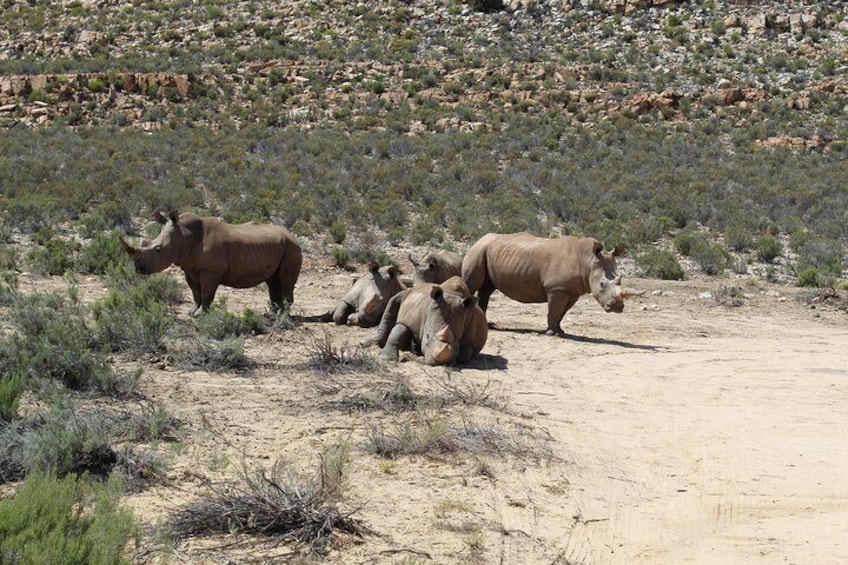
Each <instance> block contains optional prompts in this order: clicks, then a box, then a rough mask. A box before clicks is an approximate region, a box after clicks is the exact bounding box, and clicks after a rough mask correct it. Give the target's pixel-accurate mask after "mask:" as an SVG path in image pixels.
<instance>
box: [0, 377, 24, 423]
mask: <svg viewBox="0 0 848 565" xmlns="http://www.w3.org/2000/svg"><path fill="white" fill-rule="evenodd" d="M23 392H24V377H23V375H11V376H7V377H0V422H11V421H12V420H13V419H14V418H15V416H16V415H17V413H18V403H19V401H20V399H21V394H23Z"/></svg>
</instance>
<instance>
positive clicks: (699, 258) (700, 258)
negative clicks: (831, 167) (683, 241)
mask: <svg viewBox="0 0 848 565" xmlns="http://www.w3.org/2000/svg"><path fill="white" fill-rule="evenodd" d="M689 255H690V256H691V257H692V259H694V260H695V262H696V263H698V266H699V267H701V270H702V271H703V272H704V273H705V274H707V275H720V274H721V272H722V271H724V269H725V268H726V267H727V264H728V261H729V260H730V255H729V254H728V252H727V250H726V249H725V248H724V247H723V246H722V245H721V244H718V243H712V242H710V241H709V240H707V239H706V238H703V239H698V240H696V241H695V242H693V244H692V248H691V249H690V251H689Z"/></svg>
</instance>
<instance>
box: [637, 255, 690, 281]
mask: <svg viewBox="0 0 848 565" xmlns="http://www.w3.org/2000/svg"><path fill="white" fill-rule="evenodd" d="M636 265H638V266H639V268H641V269H642V270H643V271H644V272H645V276H648V277H653V278H656V279H662V280H674V281H679V280H683V277H684V276H685V273H684V272H683V267H681V266H680V262H679V261H678V260H677V257H676V256H675V254H674V253H672V252H671V251H666V250H663V249H652V250H650V251H647V252H645V253H640V254H639V255H637V256H636Z"/></svg>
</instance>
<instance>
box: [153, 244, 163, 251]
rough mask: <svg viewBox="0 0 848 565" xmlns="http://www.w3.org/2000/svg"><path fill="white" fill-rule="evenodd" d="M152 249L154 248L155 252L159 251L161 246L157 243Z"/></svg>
mask: <svg viewBox="0 0 848 565" xmlns="http://www.w3.org/2000/svg"><path fill="white" fill-rule="evenodd" d="M153 249H155V250H156V251H157V252H159V251H162V246H161V245H157V246H156V247H154V248H153Z"/></svg>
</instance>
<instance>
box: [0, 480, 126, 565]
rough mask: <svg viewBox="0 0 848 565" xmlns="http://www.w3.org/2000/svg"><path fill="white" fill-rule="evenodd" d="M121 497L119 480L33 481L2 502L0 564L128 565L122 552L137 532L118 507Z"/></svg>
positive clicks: (0, 506)
mask: <svg viewBox="0 0 848 565" xmlns="http://www.w3.org/2000/svg"><path fill="white" fill-rule="evenodd" d="M121 493H122V488H121V485H120V484H119V481H117V480H111V481H109V482H107V483H105V484H100V483H94V482H90V481H88V480H87V479H86V478H84V477H75V476H68V477H65V478H64V479H57V478H55V477H54V476H52V475H49V474H40V473H39V474H33V475H31V476H30V477H29V478H28V479H27V480H26V482H24V484H23V485H22V486H21V488H19V489H18V491H17V492H16V494H15V496H14V497H12V498H7V499H5V500H2V501H0V561H2V562H3V563H8V564H16V563H50V564H51V565H78V564H80V563H98V564H102V565H119V564H124V563H127V564H129V563H130V560H129V559H128V558H127V557H126V549H127V547H128V546H129V544H130V543H131V542H132V541H133V540H134V539H136V540H137V536H138V533H139V530H138V525H137V524H136V522H135V519H134V517H133V515H132V513H131V512H130V511H129V510H127V509H125V508H121V506H120V496H121Z"/></svg>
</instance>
